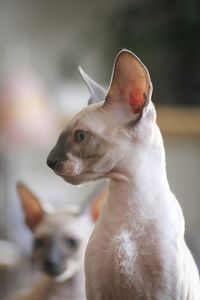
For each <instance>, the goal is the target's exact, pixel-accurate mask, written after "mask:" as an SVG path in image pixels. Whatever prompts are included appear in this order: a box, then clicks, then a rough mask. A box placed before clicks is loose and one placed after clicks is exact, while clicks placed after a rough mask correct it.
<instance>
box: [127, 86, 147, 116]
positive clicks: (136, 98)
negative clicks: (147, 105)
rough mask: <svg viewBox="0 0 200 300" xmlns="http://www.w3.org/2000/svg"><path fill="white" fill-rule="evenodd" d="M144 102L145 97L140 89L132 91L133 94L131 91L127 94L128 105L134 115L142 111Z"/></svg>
mask: <svg viewBox="0 0 200 300" xmlns="http://www.w3.org/2000/svg"><path fill="white" fill-rule="evenodd" d="M144 102H145V97H144V94H143V91H142V90H141V89H136V90H134V92H133V91H130V92H129V99H128V103H129V104H130V106H131V107H132V110H133V112H134V113H139V112H140V111H141V110H142V108H143V106H144Z"/></svg>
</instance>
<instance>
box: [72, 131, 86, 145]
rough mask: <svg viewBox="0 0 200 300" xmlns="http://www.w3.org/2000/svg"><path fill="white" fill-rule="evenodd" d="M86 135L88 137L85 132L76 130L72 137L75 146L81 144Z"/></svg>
mask: <svg viewBox="0 0 200 300" xmlns="http://www.w3.org/2000/svg"><path fill="white" fill-rule="evenodd" d="M87 135H88V132H87V131H84V130H77V131H76V132H75V135H74V140H75V142H76V143H77V144H80V143H81V142H83V141H84V139H85V138H86V136H87Z"/></svg>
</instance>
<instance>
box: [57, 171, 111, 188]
mask: <svg viewBox="0 0 200 300" xmlns="http://www.w3.org/2000/svg"><path fill="white" fill-rule="evenodd" d="M60 176H61V177H62V178H63V179H64V180H65V181H66V182H68V183H70V184H73V185H79V184H82V183H84V182H88V181H94V180H97V179H101V178H104V177H105V176H104V174H97V173H85V174H80V175H77V176H66V175H63V174H62V175H60Z"/></svg>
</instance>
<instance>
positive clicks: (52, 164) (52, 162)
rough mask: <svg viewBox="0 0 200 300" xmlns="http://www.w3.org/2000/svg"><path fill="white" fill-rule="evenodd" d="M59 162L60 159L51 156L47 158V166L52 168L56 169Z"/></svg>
mask: <svg viewBox="0 0 200 300" xmlns="http://www.w3.org/2000/svg"><path fill="white" fill-rule="evenodd" d="M57 164H58V161H57V160H56V159H55V160H52V159H50V158H47V166H48V167H49V168H51V169H54V168H55V167H56V165H57Z"/></svg>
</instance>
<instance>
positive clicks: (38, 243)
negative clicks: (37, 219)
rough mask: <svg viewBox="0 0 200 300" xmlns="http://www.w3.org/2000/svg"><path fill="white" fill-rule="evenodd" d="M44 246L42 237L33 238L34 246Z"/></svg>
mask: <svg viewBox="0 0 200 300" xmlns="http://www.w3.org/2000/svg"><path fill="white" fill-rule="evenodd" d="M43 246H44V239H43V238H36V239H35V240H34V247H35V248H42V247H43Z"/></svg>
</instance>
